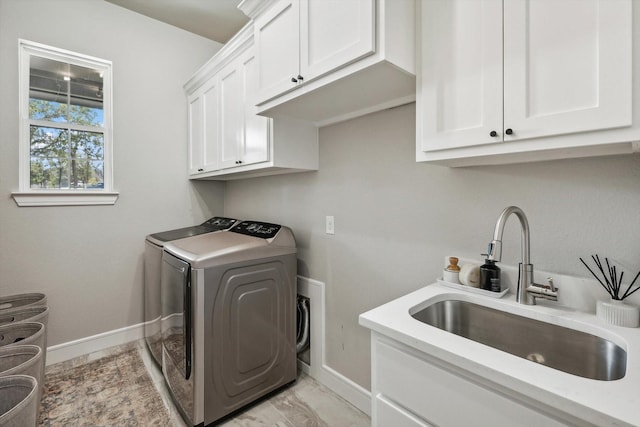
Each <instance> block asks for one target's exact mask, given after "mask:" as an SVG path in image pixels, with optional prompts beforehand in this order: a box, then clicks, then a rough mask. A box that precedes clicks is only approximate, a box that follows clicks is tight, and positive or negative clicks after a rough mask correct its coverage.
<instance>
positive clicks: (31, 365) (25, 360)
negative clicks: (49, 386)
mask: <svg viewBox="0 0 640 427" xmlns="http://www.w3.org/2000/svg"><path fill="white" fill-rule="evenodd" d="M42 354H43V351H42V350H41V349H40V347H38V346H37V345H30V344H29V345H10V346H8V347H2V348H0V377H6V376H9V375H28V376H30V377H33V378H35V379H36V380H37V382H38V396H37V400H38V402H40V401H41V399H42V390H43V388H44V379H45V377H44V366H43V363H42ZM37 409H38V411H36V414H38V413H39V409H40V405H38V407H37ZM1 425H3V424H2V423H0V426H1Z"/></svg>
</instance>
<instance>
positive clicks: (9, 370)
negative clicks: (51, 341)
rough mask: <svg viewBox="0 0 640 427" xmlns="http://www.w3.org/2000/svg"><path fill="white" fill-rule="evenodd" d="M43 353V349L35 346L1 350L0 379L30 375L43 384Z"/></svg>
mask: <svg viewBox="0 0 640 427" xmlns="http://www.w3.org/2000/svg"><path fill="white" fill-rule="evenodd" d="M42 353H43V351H42V349H40V347H38V346H37V345H33V344H27V345H11V346H8V347H2V348H0V377H6V376H8V375H29V376H31V377H33V378H35V379H36V380H38V382H40V383H41V382H42V379H43V371H42Z"/></svg>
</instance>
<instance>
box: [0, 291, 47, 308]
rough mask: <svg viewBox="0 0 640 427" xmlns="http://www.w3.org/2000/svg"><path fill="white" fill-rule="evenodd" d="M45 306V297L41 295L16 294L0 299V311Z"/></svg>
mask: <svg viewBox="0 0 640 427" xmlns="http://www.w3.org/2000/svg"><path fill="white" fill-rule="evenodd" d="M39 305H47V296H46V295H45V294H41V293H29V294H16V295H8V296H5V297H0V311H2V310H11V309H14V308H26V307H33V306H39Z"/></svg>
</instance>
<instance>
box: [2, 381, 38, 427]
mask: <svg viewBox="0 0 640 427" xmlns="http://www.w3.org/2000/svg"><path fill="white" fill-rule="evenodd" d="M37 384H38V382H37V381H36V379H35V378H33V377H30V376H28V375H9V376H6V377H0V426H3V427H27V426H28V427H31V426H35V425H36V422H37V421H38V415H37V414H38V405H39V404H40V401H39V399H38V391H37Z"/></svg>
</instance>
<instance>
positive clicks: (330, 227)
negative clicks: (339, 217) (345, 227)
mask: <svg viewBox="0 0 640 427" xmlns="http://www.w3.org/2000/svg"><path fill="white" fill-rule="evenodd" d="M325 232H326V233H327V234H335V220H334V218H333V215H331V216H327V217H326V218H325Z"/></svg>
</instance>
